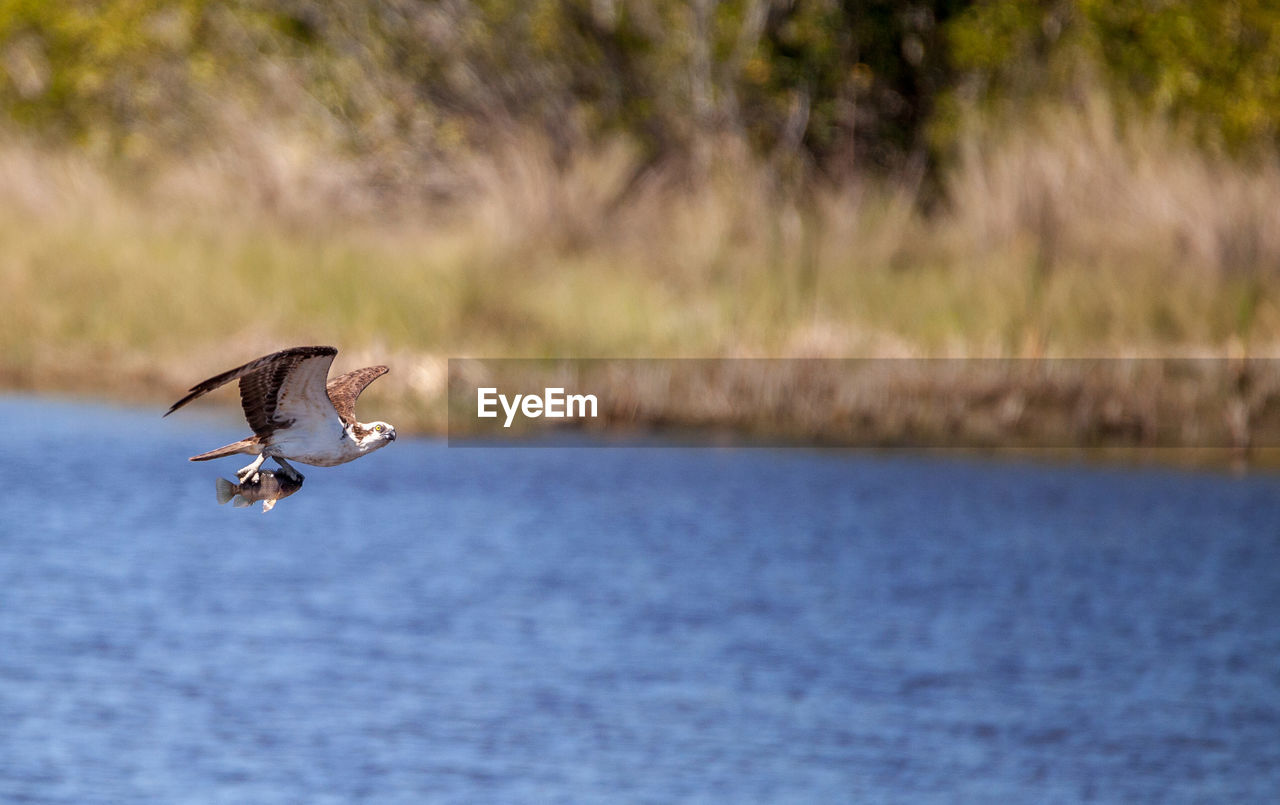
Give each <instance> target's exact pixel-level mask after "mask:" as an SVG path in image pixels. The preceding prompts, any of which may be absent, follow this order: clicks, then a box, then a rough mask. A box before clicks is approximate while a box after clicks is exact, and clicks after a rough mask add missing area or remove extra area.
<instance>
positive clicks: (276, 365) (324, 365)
mask: <svg viewBox="0 0 1280 805" xmlns="http://www.w3.org/2000/svg"><path fill="white" fill-rule="evenodd" d="M337 354H338V350H336V349H334V348H333V347H294V348H293V349H284V350H281V351H279V352H274V353H272V354H270V355H267V356H265V357H262V358H258V359H257V360H253V361H249V362H248V363H246V364H245V365H243V366H237V367H236V368H235V369H231V370H230V371H227V372H223V373H222V374H220V375H216V376H214V377H211V378H209V379H208V380H205V381H204V382H202V383H197V384H196V385H194V386H192V387H191V391H190V393H189V394H187V396H185V397H183V398H182V399H181V400H178V401H177V402H176V403H174V404H173V407H171V408H170V409H169V410H168V411H166V412H165V416H168V415H169V414H172V413H173V412H174V411H176V410H178V409H179V408H181V407H182V406H184V405H186V404H187V403H189V402H191V401H192V400H194V399H196V398H197V397H200V396H202V395H204V394H208V393H209V392H210V391H213V390H214V389H216V388H218V387H219V386H222V385H225V384H227V383H230V382H231V381H232V380H239V381H240V404H241V406H242V407H243V408H244V416H245V419H247V420H248V421H249V427H251V428H253V432H254V433H255V434H257V435H258V436H261V437H266V436H269V435H271V433H273V432H274V431H275V430H276V429H278V428H281V427H288V426H289V425H290V424H292V423H293V422H294V421H296V420H298V419H300V418H305V417H309V416H320V417H326V416H332V415H333V404H332V403H330V402H329V397H328V396H327V394H326V392H325V380H326V379H327V378H328V376H329V366H330V365H331V364H332V363H333V357H334V356H335V355H337Z"/></svg>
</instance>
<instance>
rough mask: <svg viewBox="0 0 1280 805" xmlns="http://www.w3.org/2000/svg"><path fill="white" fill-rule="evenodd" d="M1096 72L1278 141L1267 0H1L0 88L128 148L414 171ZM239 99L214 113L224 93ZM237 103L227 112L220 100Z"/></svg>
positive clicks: (827, 122) (806, 150)
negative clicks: (295, 131)
mask: <svg viewBox="0 0 1280 805" xmlns="http://www.w3.org/2000/svg"><path fill="white" fill-rule="evenodd" d="M1092 86H1102V87H1105V88H1107V89H1108V90H1109V91H1110V92H1111V93H1112V94H1113V96H1115V97H1116V98H1118V99H1121V101H1122V102H1123V103H1132V104H1133V105H1134V106H1136V107H1137V108H1141V109H1144V110H1146V111H1147V112H1149V113H1152V114H1156V115H1167V116H1170V117H1172V118H1174V119H1176V120H1179V121H1182V122H1183V123H1184V124H1185V125H1186V127H1187V128H1189V129H1190V130H1193V131H1195V132H1196V133H1197V134H1198V135H1199V137H1200V138H1201V140H1202V141H1203V142H1205V143H1208V144H1211V145H1213V146H1215V147H1217V146H1223V147H1226V148H1227V149H1230V150H1233V151H1236V152H1240V151H1247V150H1249V149H1252V148H1257V147H1260V146H1265V147H1273V146H1274V145H1275V144H1276V142H1277V139H1278V138H1280V6H1277V5H1276V4H1275V3H1273V2H1270V0H1231V2H1217V1H1216V0H1189V1H1188V2H1170V1H1168V0H1162V1H1160V2H1151V0H1116V1H1115V2H1111V1H1110V0H979V2H974V1H973V0H905V1H904V2H887V0H792V1H791V2H776V1H775V0H723V1H721V2H717V0H528V2H521V1H520V0H475V2H470V3H428V2H420V0H382V2H378V3H363V2H356V0H231V1H230V2H220V3H213V2H209V0H67V1H66V2H58V3H50V2H46V1H45V0H0V107H2V108H3V110H4V111H5V112H7V115H8V117H10V118H11V119H12V120H14V121H16V122H18V123H19V124H22V125H24V126H27V127H28V128H30V129H33V130H35V131H37V132H39V134H40V136H41V137H42V138H45V139H51V140H58V139H61V140H65V141H71V142H77V143H82V144H88V145H89V146H91V147H92V148H94V149H95V150H97V151H104V152H107V153H116V154H124V155H126V156H136V157H142V158H146V157H149V156H151V155H152V154H155V153H158V152H160V153H163V152H169V153H184V152H188V151H190V149H191V148H193V147H198V146H199V145H201V144H202V143H206V142H211V141H219V140H225V139H226V138H228V137H231V136H234V135H235V134H236V126H243V124H244V122H245V120H255V121H256V120H259V119H264V120H265V122H267V123H271V124H278V125H284V126H286V127H287V126H296V125H301V126H302V127H304V129H305V130H306V131H307V132H309V133H310V134H313V135H315V134H319V135H321V136H319V137H318V138H316V139H317V142H320V143H321V145H322V146H329V147H334V148H337V149H339V150H342V151H345V152H346V153H347V154H349V155H354V156H358V157H360V158H363V159H366V160H367V161H369V163H370V164H372V165H373V166H374V169H375V170H374V172H375V173H377V172H382V173H384V174H390V173H394V172H397V171H398V172H400V173H407V172H412V170H411V167H412V166H413V165H415V164H416V165H419V166H420V165H422V164H424V161H430V160H433V159H437V160H438V158H440V157H448V156H451V155H454V154H456V153H457V152H458V151H459V150H460V149H466V148H476V147H480V148H484V147H486V146H487V145H488V146H491V145H492V144H493V141H494V140H495V138H501V137H504V136H508V135H509V133H510V132H511V131H513V130H514V129H516V128H521V127H523V128H532V129H534V130H537V131H540V132H543V133H545V134H546V136H547V137H548V138H549V139H550V140H551V141H552V142H553V143H554V144H555V147H556V149H557V154H558V155H559V158H560V159H562V160H563V159H564V158H565V157H566V155H568V154H569V153H571V152H572V151H574V150H575V149H579V148H581V147H583V146H584V145H587V144H591V143H595V142H598V141H599V140H600V139H602V138H607V137H616V136H621V137H623V138H626V139H628V140H630V141H631V142H632V143H633V144H635V145H636V146H637V147H638V148H639V150H640V151H641V152H642V153H643V154H645V155H646V157H647V158H648V162H649V164H652V162H654V161H659V160H677V161H679V160H688V161H690V162H691V163H692V164H694V165H695V166H705V164H706V162H707V161H708V159H710V158H711V157H712V156H713V155H714V153H715V151H716V148H717V147H718V143H719V142H721V141H723V140H724V139H725V138H731V139H738V140H742V141H745V142H748V143H750V144H752V146H753V147H754V148H755V150H756V151H757V153H758V154H760V155H761V156H763V157H765V158H766V159H768V160H769V161H771V162H772V163H773V164H774V165H775V167H786V166H794V165H799V166H802V167H805V168H807V167H809V166H817V167H818V168H819V169H821V170H823V171H825V172H827V173H828V174H831V175H836V176H840V175H843V174H846V173H849V172H851V171H862V172H865V171H868V170H871V171H888V172H895V173H896V172H901V171H902V170H903V169H904V168H905V167H906V166H908V165H913V164H916V163H918V162H919V159H920V157H921V156H923V155H925V154H926V153H927V152H928V151H929V147H930V146H929V145H928V142H929V141H928V140H927V139H926V137H925V134H926V133H929V132H932V136H933V138H934V143H933V146H934V148H935V149H937V148H938V146H941V148H940V149H938V150H940V151H943V152H945V150H946V146H947V144H948V141H949V140H951V139H953V138H954V136H955V135H956V133H957V131H958V129H957V121H958V119H959V118H960V116H961V114H962V113H963V112H964V111H965V110H967V109H972V108H975V107H977V108H982V107H984V106H986V105H989V104H993V103H994V104H995V105H1000V104H1002V103H1008V102H1019V103H1020V102H1022V101H1024V100H1025V99H1027V98H1028V97H1037V96H1046V95H1048V96H1062V95H1064V94H1065V95H1066V96H1068V97H1070V96H1071V95H1072V94H1073V93H1076V94H1078V93H1079V92H1080V90H1081V88H1082V87H1090V88H1091V87H1092ZM232 108H234V109H239V110H240V112H239V113H238V114H227V110H228V109H232ZM229 120H230V121H235V122H234V123H228V121H229Z"/></svg>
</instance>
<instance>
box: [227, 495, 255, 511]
mask: <svg viewBox="0 0 1280 805" xmlns="http://www.w3.org/2000/svg"><path fill="white" fill-rule="evenodd" d="M231 505H232V506H234V507H235V508H237V509H247V508H249V507H250V506H252V505H253V501H252V500H249V499H247V498H246V497H245V496H244V495H236V499H235V500H233V501H231Z"/></svg>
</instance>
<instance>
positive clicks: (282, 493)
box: [215, 470, 305, 514]
mask: <svg viewBox="0 0 1280 805" xmlns="http://www.w3.org/2000/svg"><path fill="white" fill-rule="evenodd" d="M304 480H305V479H304V478H303V477H302V475H301V474H300V473H299V474H298V475H297V477H296V478H294V477H290V476H289V475H288V474H285V473H281V474H279V475H277V474H276V473H275V472H273V471H271V470H258V472H257V473H255V474H254V477H252V478H249V479H248V480H246V481H245V482H244V483H239V484H237V483H233V482H232V481H228V480H227V479H226V478H219V479H218V480H217V481H216V483H215V486H216V488H217V491H218V503H219V504H222V503H227V502H228V501H230V503H231V505H232V506H234V507H235V508H237V509H243V508H245V507H247V506H252V505H253V504H254V503H256V502H258V501H259V500H260V501H262V513H263V514H266V513H267V512H269V511H271V510H272V509H273V508H274V507H275V505H276V501H278V500H281V499H282V498H287V497H289V496H290V495H292V494H293V493H294V492H297V491H298V490H299V489H301V488H302V482H303V481H304Z"/></svg>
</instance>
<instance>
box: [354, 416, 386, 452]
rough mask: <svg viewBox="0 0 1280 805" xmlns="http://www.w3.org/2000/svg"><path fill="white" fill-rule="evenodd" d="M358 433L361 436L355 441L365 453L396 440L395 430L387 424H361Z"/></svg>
mask: <svg viewBox="0 0 1280 805" xmlns="http://www.w3.org/2000/svg"><path fill="white" fill-rule="evenodd" d="M360 432H362V435H361V436H360V437H359V438H358V439H357V440H356V441H357V443H358V444H359V445H360V449H361V450H362V451H364V452H366V453H367V452H369V451H370V450H377V449H378V448H379V447H382V446H383V445H385V444H387V443H388V442H394V441H395V440H396V429H395V428H393V427H391V425H390V424H389V423H387V422H368V423H365V422H361V423H360Z"/></svg>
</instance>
